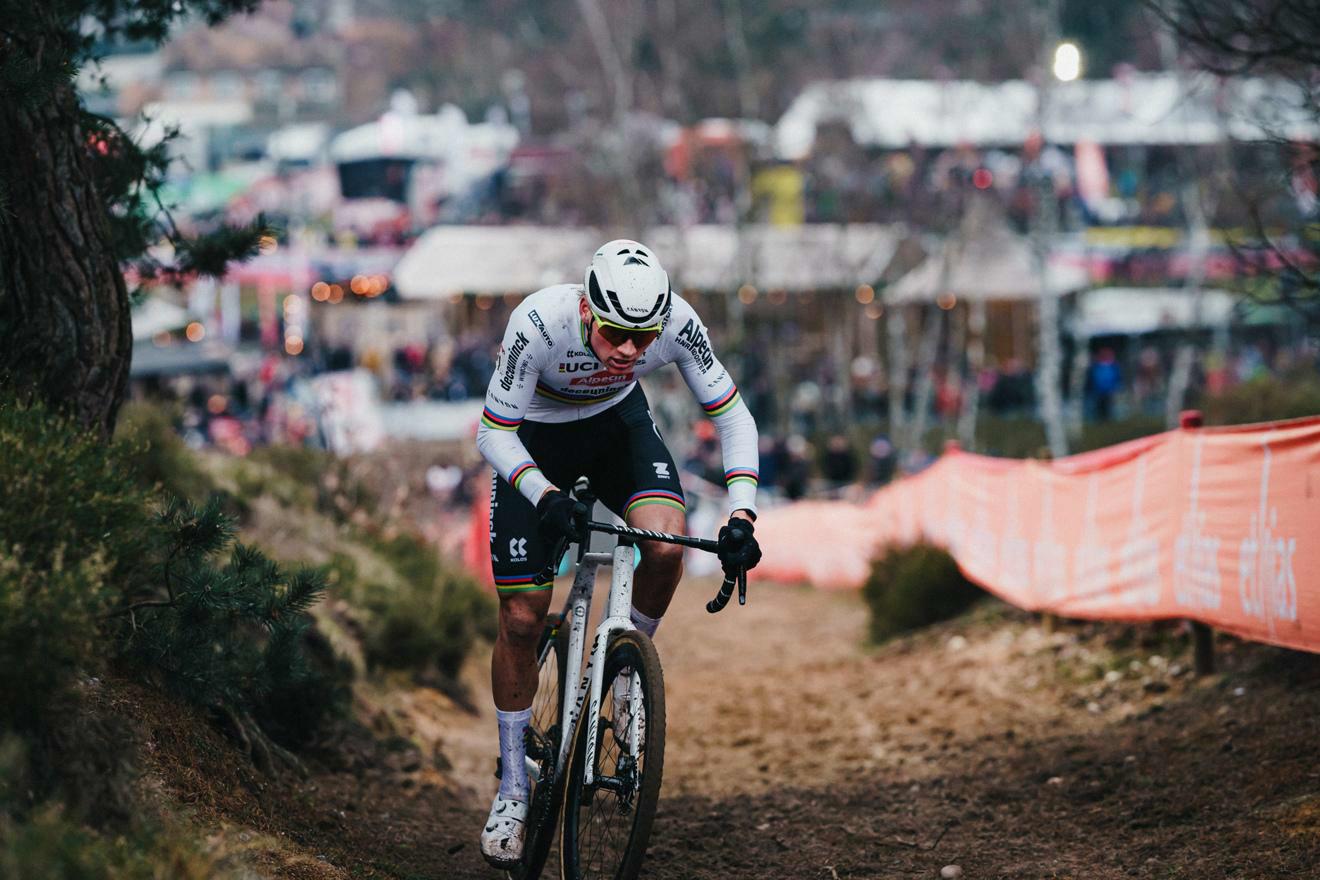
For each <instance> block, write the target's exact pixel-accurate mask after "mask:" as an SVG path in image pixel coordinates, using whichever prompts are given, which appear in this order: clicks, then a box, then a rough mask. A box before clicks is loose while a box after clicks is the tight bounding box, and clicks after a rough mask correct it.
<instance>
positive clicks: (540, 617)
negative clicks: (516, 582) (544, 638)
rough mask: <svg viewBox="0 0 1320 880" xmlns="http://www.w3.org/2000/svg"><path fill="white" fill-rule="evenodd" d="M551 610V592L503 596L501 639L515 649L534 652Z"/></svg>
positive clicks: (501, 598) (542, 591)
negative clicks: (548, 612) (542, 626)
mask: <svg viewBox="0 0 1320 880" xmlns="http://www.w3.org/2000/svg"><path fill="white" fill-rule="evenodd" d="M549 608H550V591H549V590H538V591H536V592H531V593H516V594H513V595H509V596H501V597H500V638H501V639H503V640H504V641H506V642H508V643H509V645H510V646H512V647H514V648H519V649H523V650H529V651H530V650H533V649H534V648H535V647H536V642H537V640H538V639H539V638H540V637H541V625H542V623H543V622H544V621H545V614H546V611H548V610H549Z"/></svg>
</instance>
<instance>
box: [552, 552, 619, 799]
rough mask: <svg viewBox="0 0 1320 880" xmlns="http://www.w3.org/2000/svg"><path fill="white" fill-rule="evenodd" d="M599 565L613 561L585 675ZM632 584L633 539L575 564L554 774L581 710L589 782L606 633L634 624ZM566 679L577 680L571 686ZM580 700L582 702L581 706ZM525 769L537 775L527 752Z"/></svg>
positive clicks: (567, 603) (592, 778) (561, 764)
mask: <svg viewBox="0 0 1320 880" xmlns="http://www.w3.org/2000/svg"><path fill="white" fill-rule="evenodd" d="M602 565H610V566H613V573H612V576H611V578H610V595H609V601H608V603H607V604H606V608H605V617H604V619H603V620H601V622H600V623H599V624H598V625H597V626H596V635H595V640H594V641H593V642H592V646H591V655H590V657H589V658H588V660H587V667H586V671H585V674H584V671H583V669H582V660H583V651H582V649H583V645H584V643H585V642H586V634H587V617H588V615H589V614H590V613H591V598H592V595H593V594H594V592H595V586H596V573H597V569H598V568H599V567H600V566H602ZM632 587H633V542H632V541H630V540H628V539H624V538H621V539H620V540H619V543H618V545H617V546H616V547H615V548H614V552H613V553H590V552H588V553H584V554H583V555H582V557H581V559H580V560H579V561H578V563H577V573H576V575H575V576H574V578H573V587H572V589H571V590H570V591H569V593H568V599H567V600H566V601H565V603H564V612H563V622H562V623H560V626H567V627H568V628H569V630H568V662H567V669H566V671H565V675H564V683H565V688H564V693H563V694H562V695H561V699H562V700H563V706H562V712H561V716H560V717H562V718H563V719H564V723H563V724H562V725H561V727H560V733H559V742H558V743H557V744H556V745H557V746H558V759H557V760H556V761H555V775H556V776H558V775H559V774H561V773H563V772H564V768H565V766H566V765H567V763H568V750H569V749H570V748H572V744H573V736H574V734H575V733H576V731H577V725H578V721H579V719H580V718H581V717H582V713H583V711H584V709H585V711H586V712H587V719H588V728H587V744H586V745H587V755H586V761H585V764H586V779H585V782H586V783H587V784H588V785H590V784H592V783H593V782H594V781H595V766H596V737H597V733H598V731H599V724H600V703H601V692H602V690H603V688H604V677H605V652H606V650H607V649H608V648H609V642H610V636H612V635H613V634H614V633H616V632H618V631H620V630H629V629H634V628H635V627H634V626H633V623H632V618H631V609H632ZM568 682H575V684H574V686H573V687H572V688H569V687H568V686H567V685H568ZM630 693H631V699H632V700H633V701H634V702H636V701H638V700H640V699H641V698H640V696H639V694H638V692H637V688H631V689H630ZM584 703H585V704H586V705H585V706H584ZM630 708H631V709H632V711H631V712H630V713H629V717H630V718H631V719H632V721H631V724H630V728H631V729H630V730H629V731H628V737H629V739H628V741H629V743H633V744H635V743H636V742H637V723H638V719H637V716H638V714H639V713H638V711H637V709H638V707H637V706H636V705H633V706H631V707H630ZM527 769H528V772H529V773H530V774H531V775H532V776H533V778H535V777H536V775H537V773H538V771H539V768H538V767H537V765H536V763H535V762H534V761H533V760H532V759H531V758H530V757H529V758H528V759H527Z"/></svg>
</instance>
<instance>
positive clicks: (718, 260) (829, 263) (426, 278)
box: [394, 224, 902, 299]
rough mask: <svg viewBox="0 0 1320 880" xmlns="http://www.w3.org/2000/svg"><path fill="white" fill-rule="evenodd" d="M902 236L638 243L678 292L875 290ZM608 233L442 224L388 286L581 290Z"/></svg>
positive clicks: (808, 232)
mask: <svg viewBox="0 0 1320 880" xmlns="http://www.w3.org/2000/svg"><path fill="white" fill-rule="evenodd" d="M901 235H902V230H901V229H900V228H899V227H895V226H882V225H878V224H856V225H829V226H826V225H819V226H794V227H771V226H748V227H733V226H713V225H706V226H693V227H688V228H685V229H678V228H675V227H661V228H657V229H653V230H650V231H649V232H647V233H645V234H644V235H643V236H642V241H644V242H646V243H647V244H648V245H649V246H650V247H651V248H653V249H654V250H655V251H656V253H658V254H659V255H660V259H661V261H662V263H663V264H664V266H665V269H666V270H668V272H669V277H670V283H671V284H672V285H673V287H674V289H675V290H680V291H681V290H684V289H690V288H696V289H699V290H725V291H732V290H735V289H737V288H738V287H739V286H741V285H743V284H752V285H755V286H757V287H760V288H763V289H766V290H771V289H781V290H789V291H801V290H821V289H829V288H849V289H850V288H853V287H856V286H857V285H858V284H862V283H874V282H875V280H876V279H877V278H879V277H880V274H881V273H882V272H883V271H884V269H885V267H886V266H888V265H889V261H890V259H891V258H892V257H893V255H894V250H895V249H896V248H897V246H898V242H899V240H900V238H901ZM606 236H607V233H602V232H598V231H595V230H590V229H556V228H545V227H529V226H475V227H473V226H440V227H436V228H435V229H432V230H430V231H429V232H427V233H426V234H425V235H423V236H422V237H421V238H420V239H418V241H417V243H416V244H414V245H413V247H412V248H411V249H410V250H409V251H408V252H407V253H406V254H404V256H403V259H402V260H400V261H399V264H398V266H397V267H396V268H395V271H394V283H395V287H396V288H397V289H398V291H399V293H400V294H401V295H402V296H403V297H404V298H405V299H434V298H437V297H444V296H450V295H453V294H458V293H487V294H503V293H509V292H521V293H528V292H531V291H533V290H536V289H538V288H541V287H545V286H547V285H550V284H558V283H563V282H575V283H580V282H581V280H582V273H583V271H584V270H585V268H586V265H587V263H588V262H589V261H590V260H591V255H592V254H593V253H594V252H595V250H596V248H598V247H600V245H601V243H602V242H603V241H605V240H606Z"/></svg>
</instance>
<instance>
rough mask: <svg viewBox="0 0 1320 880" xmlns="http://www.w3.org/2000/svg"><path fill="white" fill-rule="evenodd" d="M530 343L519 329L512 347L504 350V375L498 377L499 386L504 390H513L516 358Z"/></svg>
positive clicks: (516, 370) (516, 369)
mask: <svg viewBox="0 0 1320 880" xmlns="http://www.w3.org/2000/svg"><path fill="white" fill-rule="evenodd" d="M530 344H531V342H530V341H529V340H528V339H527V337H526V336H524V335H523V334H522V331H521V330H520V331H518V335H517V336H515V337H514V339H513V347H512V348H510V349H509V350H508V351H507V352H505V358H504V375H503V376H501V377H500V387H501V388H503V389H504V390H505V391H512V390H513V377H514V375H515V374H516V373H517V372H518V358H519V357H520V356H521V355H522V353H523V352H524V351H526V350H527V346H528V345H530Z"/></svg>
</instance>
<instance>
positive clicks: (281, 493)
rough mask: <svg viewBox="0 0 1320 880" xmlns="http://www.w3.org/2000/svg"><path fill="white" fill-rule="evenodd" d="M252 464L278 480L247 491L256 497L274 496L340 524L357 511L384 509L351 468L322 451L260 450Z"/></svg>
mask: <svg viewBox="0 0 1320 880" xmlns="http://www.w3.org/2000/svg"><path fill="white" fill-rule="evenodd" d="M248 461H249V462H251V463H252V464H254V465H256V466H257V467H258V468H259V469H260V470H262V471H265V472H266V473H267V474H269V475H274V476H275V480H273V481H271V480H269V479H268V480H267V483H266V485H265V486H264V487H261V486H258V485H256V484H255V483H253V484H251V485H249V486H247V487H246V488H245V489H244V491H245V492H248V493H250V494H251V497H255V496H257V495H261V494H269V495H273V496H274V497H275V498H276V499H277V500H279V501H280V502H281V503H283V504H285V505H287V506H290V507H311V506H313V505H314V506H315V509H316V510H317V511H319V512H320V513H323V514H325V515H326V516H329V517H331V518H332V519H334V520H335V521H336V522H339V523H347V522H349V521H350V520H351V518H352V514H353V511H355V510H375V509H378V508H379V506H380V499H379V498H377V497H376V495H375V493H373V492H372V491H371V490H370V489H369V488H368V487H367V486H366V484H365V483H363V482H362V481H361V480H358V479H355V478H354V476H353V474H352V472H351V470H350V468H349V465H348V464H347V463H346V462H344V461H343V460H341V459H338V458H336V457H335V456H333V455H331V454H330V453H328V452H326V451H325V450H322V449H312V448H309V447H306V446H286V445H279V446H259V447H257V448H256V449H254V450H252V454H251V455H249V456H248Z"/></svg>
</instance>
